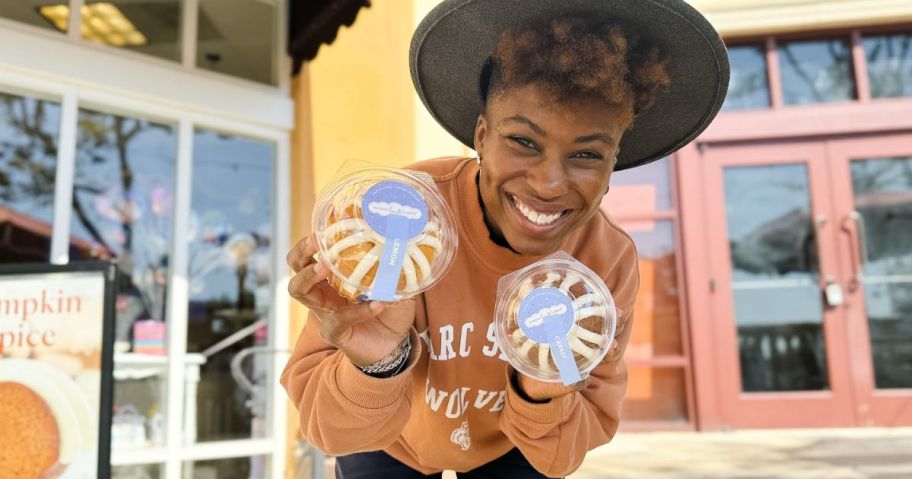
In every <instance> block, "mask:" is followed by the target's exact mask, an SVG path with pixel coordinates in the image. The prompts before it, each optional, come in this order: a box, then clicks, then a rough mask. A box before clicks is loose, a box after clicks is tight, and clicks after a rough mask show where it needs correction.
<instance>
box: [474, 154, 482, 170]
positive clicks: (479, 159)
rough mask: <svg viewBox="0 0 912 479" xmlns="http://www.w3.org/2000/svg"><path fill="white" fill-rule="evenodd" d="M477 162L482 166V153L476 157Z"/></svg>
mask: <svg viewBox="0 0 912 479" xmlns="http://www.w3.org/2000/svg"><path fill="white" fill-rule="evenodd" d="M475 163H478V167H479V168H481V155H478V156H476V157H475Z"/></svg>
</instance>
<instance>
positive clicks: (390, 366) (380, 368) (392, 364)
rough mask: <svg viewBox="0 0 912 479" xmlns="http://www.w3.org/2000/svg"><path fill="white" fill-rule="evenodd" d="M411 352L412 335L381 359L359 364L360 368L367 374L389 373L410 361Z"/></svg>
mask: <svg viewBox="0 0 912 479" xmlns="http://www.w3.org/2000/svg"><path fill="white" fill-rule="evenodd" d="M411 352H412V341H411V337H407V338H405V340H403V341H402V342H401V343H399V346H396V349H394V350H393V351H392V352H391V353H389V354H387V355H386V356H384V357H383V358H382V359H380V360H379V361H377V362H374V363H372V364H368V365H367V366H358V369H360V370H361V371H362V372H364V373H365V374H383V373H388V372H390V371H392V370H394V369H396V368H400V367H402V365H403V364H405V363H406V362H407V361H408V357H409V353H411ZM397 372H398V371H397Z"/></svg>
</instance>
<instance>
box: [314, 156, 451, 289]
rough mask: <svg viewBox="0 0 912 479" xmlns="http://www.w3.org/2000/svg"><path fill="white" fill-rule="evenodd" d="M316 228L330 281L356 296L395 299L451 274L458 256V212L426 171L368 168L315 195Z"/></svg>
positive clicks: (343, 178)
mask: <svg viewBox="0 0 912 479" xmlns="http://www.w3.org/2000/svg"><path fill="white" fill-rule="evenodd" d="M313 230H314V231H315V232H316V235H315V236H316V242H317V247H318V251H319V253H318V255H319V258H320V259H321V260H322V261H323V262H325V263H326V264H328V265H329V267H330V269H331V270H332V273H333V276H332V277H331V278H330V283H331V284H332V285H333V286H334V287H336V289H337V290H338V291H339V294H341V295H342V296H345V297H347V298H349V299H351V300H357V301H366V300H377V301H398V300H400V299H405V298H408V297H411V296H415V295H417V294H419V293H421V292H422V291H425V290H427V289H428V288H430V287H431V286H433V285H434V284H436V283H437V282H438V281H439V280H440V279H441V278H442V277H443V275H444V274H446V272H447V270H448V269H449V267H450V265H451V264H452V262H453V258H454V257H455V255H456V247H457V240H458V233H457V232H456V227H455V220H454V218H453V214H452V212H451V211H450V209H449V207H448V206H447V204H446V202H445V201H444V199H443V197H441V196H440V194H439V192H438V191H437V188H436V185H435V184H434V181H433V179H431V177H430V176H428V175H427V174H424V173H422V172H416V171H410V170H403V169H394V168H380V167H374V168H367V169H362V170H358V171H355V172H353V173H350V174H347V175H345V176H343V177H341V178H340V179H339V180H338V181H336V182H335V183H334V184H332V185H329V186H327V187H326V188H325V189H324V190H323V192H322V193H321V194H320V197H319V198H318V200H317V205H316V207H315V208H314V213H313Z"/></svg>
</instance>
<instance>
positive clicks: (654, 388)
mask: <svg viewBox="0 0 912 479" xmlns="http://www.w3.org/2000/svg"><path fill="white" fill-rule="evenodd" d="M622 412H623V418H622V420H621V421H622V424H623V422H624V421H649V422H653V421H664V422H679V423H680V422H687V421H688V414H687V378H686V373H685V370H684V369H683V368H662V367H653V366H637V365H632V366H630V369H629V380H628V384H627V395H626V396H624V408H623V409H622Z"/></svg>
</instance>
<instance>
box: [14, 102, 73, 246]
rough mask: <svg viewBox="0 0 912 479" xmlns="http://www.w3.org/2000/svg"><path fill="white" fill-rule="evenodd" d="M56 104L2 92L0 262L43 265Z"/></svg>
mask: <svg viewBox="0 0 912 479" xmlns="http://www.w3.org/2000/svg"><path fill="white" fill-rule="evenodd" d="M59 128H60V104H59V103H57V102H52V101H47V100H41V99H38V98H33V97H26V96H17V95H10V94H6V93H0V263H13V262H15V263H20V262H42V263H43V262H47V261H48V260H49V258H50V252H51V233H52V226H53V221H54V181H55V177H56V169H57V137H58V134H59Z"/></svg>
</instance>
